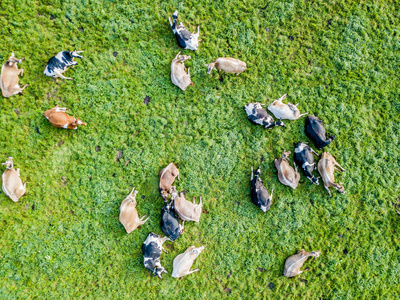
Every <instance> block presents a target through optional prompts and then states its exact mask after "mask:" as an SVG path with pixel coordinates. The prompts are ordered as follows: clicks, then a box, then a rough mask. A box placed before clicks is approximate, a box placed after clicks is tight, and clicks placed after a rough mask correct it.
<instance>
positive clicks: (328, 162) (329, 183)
mask: <svg viewBox="0 0 400 300" xmlns="http://www.w3.org/2000/svg"><path fill="white" fill-rule="evenodd" d="M335 166H338V167H339V168H340V169H336V168H335ZM335 170H337V171H340V170H341V171H346V170H345V169H343V168H342V166H341V165H339V164H338V163H337V161H336V159H335V158H334V157H333V156H332V155H331V154H330V153H329V152H324V153H322V156H321V159H320V160H319V162H318V172H319V174H321V177H322V180H323V181H324V187H325V188H326V190H327V191H328V193H329V196H332V194H331V191H330V190H329V188H330V187H334V188H335V189H337V190H338V192H339V193H342V194H344V187H343V184H342V183H341V182H340V183H335V175H334V174H333V172H334V171H335Z"/></svg>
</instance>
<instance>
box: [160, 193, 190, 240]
mask: <svg viewBox="0 0 400 300" xmlns="http://www.w3.org/2000/svg"><path fill="white" fill-rule="evenodd" d="M173 202H174V198H171V201H170V202H169V203H168V204H167V203H165V205H164V207H163V208H162V209H161V224H160V225H161V230H162V232H164V234H165V235H167V236H168V237H169V238H170V239H171V240H172V241H175V240H176V239H177V238H178V237H179V236H180V235H181V234H182V232H183V230H184V226H185V221H183V222H182V225H181V224H179V220H178V218H177V216H176V215H175V212H174V209H173V208H172V204H173Z"/></svg>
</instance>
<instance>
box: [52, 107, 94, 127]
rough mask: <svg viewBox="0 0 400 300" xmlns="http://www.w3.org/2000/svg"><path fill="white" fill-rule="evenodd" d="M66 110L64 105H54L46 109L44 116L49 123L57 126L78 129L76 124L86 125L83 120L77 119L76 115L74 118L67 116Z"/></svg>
mask: <svg viewBox="0 0 400 300" xmlns="http://www.w3.org/2000/svg"><path fill="white" fill-rule="evenodd" d="M66 111H67V109H66V108H65V107H58V105H56V106H55V107H53V108H52V109H49V110H46V111H45V112H44V116H45V117H46V118H47V120H49V122H50V124H51V125H53V126H54V127H58V128H66V129H78V125H84V126H86V125H87V124H86V123H85V122H82V121H81V120H79V118H78V117H77V118H76V119H75V118H74V117H71V116H69V115H68V114H67V113H66Z"/></svg>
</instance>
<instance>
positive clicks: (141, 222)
mask: <svg viewBox="0 0 400 300" xmlns="http://www.w3.org/2000/svg"><path fill="white" fill-rule="evenodd" d="M146 217H147V216H146V215H144V216H143V217H141V218H140V220H139V222H138V223H140V225H143V224H144V223H146V222H147V220H148V219H150V217H148V218H147V219H146V220H143V219H144V218H146Z"/></svg>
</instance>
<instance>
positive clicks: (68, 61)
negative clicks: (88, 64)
mask: <svg viewBox="0 0 400 300" xmlns="http://www.w3.org/2000/svg"><path fill="white" fill-rule="evenodd" d="M82 52H83V51H76V49H75V50H74V51H72V52H70V51H60V52H58V53H57V55H56V56H53V57H52V58H50V59H49V62H48V63H47V66H46V68H45V69H44V75H46V76H50V77H54V78H57V77H60V78H61V79H68V80H72V78H71V77H65V76H63V75H62V73H64V72H65V71H66V70H67V69H68V67H69V66H75V65H76V64H78V63H77V62H76V61H74V58H75V57H79V58H82V56H81V55H79V53H82Z"/></svg>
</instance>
